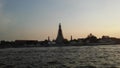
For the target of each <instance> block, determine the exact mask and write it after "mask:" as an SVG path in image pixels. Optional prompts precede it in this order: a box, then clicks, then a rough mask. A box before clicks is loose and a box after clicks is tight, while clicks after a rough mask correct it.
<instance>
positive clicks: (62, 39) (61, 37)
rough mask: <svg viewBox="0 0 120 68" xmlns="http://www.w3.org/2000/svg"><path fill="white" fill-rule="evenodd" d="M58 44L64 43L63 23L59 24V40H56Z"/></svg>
mask: <svg viewBox="0 0 120 68" xmlns="http://www.w3.org/2000/svg"><path fill="white" fill-rule="evenodd" d="M56 43H57V44H62V43H64V37H63V34H62V29H61V23H60V24H59V29H58V35H57V38H56Z"/></svg>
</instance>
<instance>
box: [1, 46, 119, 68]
mask: <svg viewBox="0 0 120 68" xmlns="http://www.w3.org/2000/svg"><path fill="white" fill-rule="evenodd" d="M0 68H120V45H98V46H66V47H63V46H62V47H33V48H7V49H0Z"/></svg>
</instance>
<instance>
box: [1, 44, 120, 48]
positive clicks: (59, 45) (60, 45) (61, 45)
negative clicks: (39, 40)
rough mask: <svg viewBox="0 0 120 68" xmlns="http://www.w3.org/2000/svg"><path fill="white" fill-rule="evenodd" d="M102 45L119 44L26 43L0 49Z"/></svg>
mask: <svg viewBox="0 0 120 68" xmlns="http://www.w3.org/2000/svg"><path fill="white" fill-rule="evenodd" d="M102 45H106V46H109V45H119V44H54V45H34V46H33V45H32V46H30V45H26V46H17V47H12V46H11V47H0V49H7V48H32V47H71V46H102Z"/></svg>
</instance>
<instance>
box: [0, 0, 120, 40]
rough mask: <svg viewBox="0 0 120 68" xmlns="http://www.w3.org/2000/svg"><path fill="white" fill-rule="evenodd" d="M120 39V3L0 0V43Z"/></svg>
mask: <svg viewBox="0 0 120 68" xmlns="http://www.w3.org/2000/svg"><path fill="white" fill-rule="evenodd" d="M59 23H61V24H62V29H63V35H64V37H65V38H67V39H70V36H71V35H73V38H85V37H86V36H87V35H88V34H90V33H92V34H94V35H95V36H97V37H101V36H102V35H109V36H111V37H118V38H120V0H0V40H16V39H20V40H45V39H47V37H48V36H50V38H51V40H52V39H56V36H57V30H58V25H59Z"/></svg>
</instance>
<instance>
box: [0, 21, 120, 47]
mask: <svg viewBox="0 0 120 68" xmlns="http://www.w3.org/2000/svg"><path fill="white" fill-rule="evenodd" d="M116 44H120V39H119V38H115V37H109V36H104V35H103V36H102V37H101V38H97V37H96V36H95V35H93V34H92V33H90V34H89V35H88V36H87V37H86V38H78V39H74V38H73V37H72V36H71V37H70V40H68V39H65V38H64V36H63V33H62V27H61V23H59V28H58V35H57V38H56V39H55V40H50V37H49V36H48V39H46V40H44V41H38V40H15V41H5V40H2V41H1V42H0V47H1V48H7V47H49V46H92V45H96V46H97V45H116Z"/></svg>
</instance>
